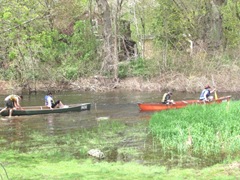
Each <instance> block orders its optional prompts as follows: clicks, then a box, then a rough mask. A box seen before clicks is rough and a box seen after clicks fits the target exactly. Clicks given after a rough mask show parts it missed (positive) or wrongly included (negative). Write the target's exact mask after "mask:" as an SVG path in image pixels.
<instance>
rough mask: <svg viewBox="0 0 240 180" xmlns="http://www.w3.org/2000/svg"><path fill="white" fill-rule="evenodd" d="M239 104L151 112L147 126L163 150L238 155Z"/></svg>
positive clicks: (198, 106)
mask: <svg viewBox="0 0 240 180" xmlns="http://www.w3.org/2000/svg"><path fill="white" fill-rule="evenodd" d="M239 107H240V102H228V103H222V104H213V105H192V106H187V107H186V108H183V109H179V110H169V111H162V112H158V113H155V114H154V115H153V116H152V118H151V121H150V129H151V132H152V134H153V135H154V136H155V137H156V139H158V140H159V141H160V143H161V145H162V147H163V149H164V152H166V153H169V151H173V154H179V155H184V154H189V153H190V154H192V155H193V154H195V155H196V154H198V155H201V156H203V157H204V156H209V155H214V156H222V157H225V158H226V157H229V156H236V154H238V156H239V153H238V152H239V151H240V121H239V113H240V109H239Z"/></svg>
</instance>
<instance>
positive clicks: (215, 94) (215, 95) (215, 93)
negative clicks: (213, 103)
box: [214, 91, 218, 100]
mask: <svg viewBox="0 0 240 180" xmlns="http://www.w3.org/2000/svg"><path fill="white" fill-rule="evenodd" d="M214 98H215V100H217V99H218V96H217V91H215V92H214Z"/></svg>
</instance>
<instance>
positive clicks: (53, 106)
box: [52, 100, 60, 108]
mask: <svg viewBox="0 0 240 180" xmlns="http://www.w3.org/2000/svg"><path fill="white" fill-rule="evenodd" d="M59 103H60V100H58V101H56V102H55V103H52V108H55V107H56V106H57V105H58V104H59Z"/></svg>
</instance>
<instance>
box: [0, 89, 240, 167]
mask: <svg viewBox="0 0 240 180" xmlns="http://www.w3.org/2000/svg"><path fill="white" fill-rule="evenodd" d="M224 95H229V94H228V93H219V95H218V96H219V97H220V96H224ZM230 95H232V99H233V100H238V99H239V98H240V97H239V95H238V94H237V93H235V94H230ZM161 96H162V94H161V93H156V92H155V93H153V92H123V91H120V92H107V93H92V92H80V93H79V92H62V93H58V94H55V95H54V99H55V100H57V99H60V100H62V102H63V103H65V104H77V103H86V102H90V103H91V104H92V107H91V110H90V111H83V112H69V113H64V114H47V115H34V116H19V117H12V118H10V119H9V118H7V117H1V118H2V119H1V121H0V126H1V130H0V136H1V139H0V140H1V141H0V144H1V146H2V147H3V146H5V147H7V146H8V145H9V144H10V143H12V142H15V141H19V140H21V141H22V145H24V141H27V140H28V138H29V134H31V133H33V132H40V133H42V134H44V135H47V136H58V135H68V134H71V133H74V132H78V131H81V130H85V131H94V130H95V131H96V130H97V128H98V126H99V124H100V123H101V122H102V121H106V122H107V123H108V124H109V123H111V122H112V121H117V122H120V123H122V124H124V125H125V128H124V129H123V130H121V131H120V132H117V133H116V134H115V138H116V140H113V141H111V144H109V145H106V146H105V147H103V151H104V152H106V155H107V156H106V158H105V160H106V161H109V162H116V161H124V162H129V161H135V162H138V163H143V164H158V165H166V166H168V167H171V166H176V165H180V166H184V167H193V166H194V167H201V166H207V165H211V164H213V163H215V162H218V161H221V158H220V159H215V161H214V162H212V161H210V162H209V161H207V159H201V157H196V159H191V158H192V157H191V156H189V158H185V159H187V161H184V162H182V161H181V158H179V157H174V152H169V153H167V154H166V153H165V154H164V153H163V151H162V149H161V146H160V145H159V144H158V142H157V141H156V140H154V138H153V137H152V136H151V134H150V133H149V130H148V122H149V120H150V117H151V115H152V114H153V113H154V112H139V109H138V107H137V103H138V102H160V101H161V98H162V97H161ZM198 96H199V95H198V94H189V93H182V92H178V93H177V92H175V93H174V96H173V98H174V99H175V100H187V99H196V98H198ZM4 97H5V96H4V95H1V96H0V98H1V99H4ZM43 103H44V94H37V95H32V96H27V95H26V96H24V100H23V101H22V105H23V106H24V105H40V104H41V105H42V104H43ZM0 105H1V107H3V106H4V104H3V102H2V103H1V104H0ZM103 135H104V134H103ZM216 158H217V157H216Z"/></svg>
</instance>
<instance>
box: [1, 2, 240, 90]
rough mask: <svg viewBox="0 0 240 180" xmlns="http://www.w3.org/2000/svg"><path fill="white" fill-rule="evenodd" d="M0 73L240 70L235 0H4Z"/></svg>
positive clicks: (60, 78) (32, 77)
mask: <svg viewBox="0 0 240 180" xmlns="http://www.w3.org/2000/svg"><path fill="white" fill-rule="evenodd" d="M0 17H1V18H0V34H1V39H0V66H1V69H0V79H1V80H5V81H17V82H18V83H19V85H20V86H31V85H32V84H36V83H37V82H38V81H45V80H48V81H51V82H68V81H74V80H77V79H78V78H81V77H91V76H104V77H108V78H112V79H114V80H115V81H118V79H119V78H120V79H121V78H125V77H135V76H141V77H144V78H151V77H157V76H161V75H162V74H165V73H171V74H172V73H181V74H184V75H185V76H190V75H196V76H198V75H201V74H208V73H209V72H215V73H219V72H221V73H223V74H224V73H228V72H229V71H236V73H239V67H240V63H239V49H240V31H239V29H240V1H238V0H96V1H95V0H21V1H17V0H1V6H0Z"/></svg>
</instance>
